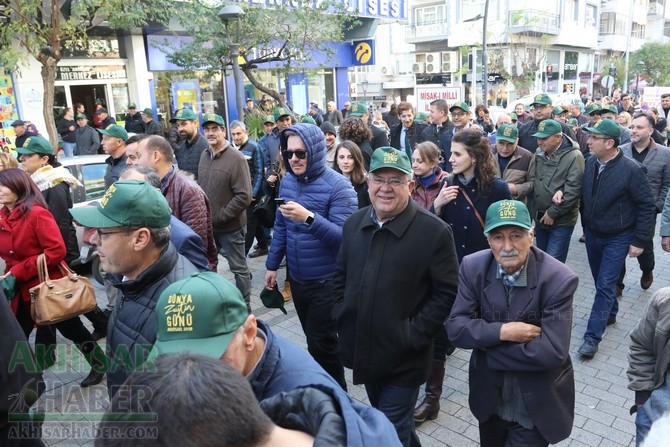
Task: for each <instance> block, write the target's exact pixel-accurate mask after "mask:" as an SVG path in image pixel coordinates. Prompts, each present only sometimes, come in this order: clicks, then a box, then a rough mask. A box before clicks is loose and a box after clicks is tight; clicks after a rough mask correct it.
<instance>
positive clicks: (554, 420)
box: [445, 200, 579, 447]
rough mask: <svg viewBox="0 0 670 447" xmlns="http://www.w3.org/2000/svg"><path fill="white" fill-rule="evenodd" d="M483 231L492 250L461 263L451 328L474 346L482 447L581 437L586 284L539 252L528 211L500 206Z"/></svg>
mask: <svg viewBox="0 0 670 447" xmlns="http://www.w3.org/2000/svg"><path fill="white" fill-rule="evenodd" d="M484 232H485V233H486V236H487V238H488V241H489V245H490V246H491V249H490V250H482V251H478V252H476V253H474V254H471V255H469V256H466V257H465V258H463V261H462V262H461V266H460V271H459V277H458V294H457V295H456V301H455V302H454V306H453V308H452V310H451V314H450V315H449V319H448V320H447V322H446V323H445V326H446V328H447V331H448V333H449V340H451V342H452V343H453V344H454V346H456V347H458V348H463V349H472V355H471V357H470V381H469V384H470V399H469V400H470V409H471V410H472V413H473V414H474V415H475V417H476V418H477V420H478V421H479V435H480V442H481V445H482V446H483V447H490V446H499V445H524V446H538V447H539V446H547V445H549V443H551V444H555V443H558V442H559V441H561V440H563V439H566V438H567V437H568V436H569V435H570V431H571V430H572V423H573V419H574V406H575V382H574V374H573V370H572V362H571V360H570V352H569V351H570V331H571V326H572V300H573V296H574V293H575V290H576V289H577V284H578V282H579V278H578V277H577V275H576V274H575V273H573V272H572V271H571V270H570V269H569V268H568V267H566V266H565V265H564V264H563V263H561V262H559V261H557V260H556V259H554V258H552V257H551V256H549V255H548V254H546V253H544V252H543V251H541V250H540V249H538V248H536V247H533V228H532V221H531V218H530V214H529V212H528V208H526V205H525V204H523V203H522V202H519V201H516V200H501V201H499V202H495V203H493V204H492V205H491V206H490V207H489V209H488V211H487V213H486V222H485V227H484Z"/></svg>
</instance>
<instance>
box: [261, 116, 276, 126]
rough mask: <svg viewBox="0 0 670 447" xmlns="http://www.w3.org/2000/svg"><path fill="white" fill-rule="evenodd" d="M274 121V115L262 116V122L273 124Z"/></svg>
mask: <svg viewBox="0 0 670 447" xmlns="http://www.w3.org/2000/svg"><path fill="white" fill-rule="evenodd" d="M274 122H275V117H274V116H272V115H265V118H264V120H263V124H267V123H272V124H274Z"/></svg>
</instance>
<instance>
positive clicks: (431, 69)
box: [426, 62, 442, 73]
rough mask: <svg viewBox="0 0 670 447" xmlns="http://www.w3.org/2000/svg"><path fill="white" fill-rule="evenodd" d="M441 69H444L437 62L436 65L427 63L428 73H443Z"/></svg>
mask: <svg viewBox="0 0 670 447" xmlns="http://www.w3.org/2000/svg"><path fill="white" fill-rule="evenodd" d="M440 68H442V67H440V63H439V62H435V63H431V64H429V63H428V62H426V73H441V71H440Z"/></svg>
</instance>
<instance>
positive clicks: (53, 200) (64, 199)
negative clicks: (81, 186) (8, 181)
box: [42, 182, 79, 264]
mask: <svg viewBox="0 0 670 447" xmlns="http://www.w3.org/2000/svg"><path fill="white" fill-rule="evenodd" d="M42 195H43V196H44V200H45V201H46V202H47V205H49V211H51V214H52V215H53V216H54V219H55V220H56V224H58V229H59V230H60V234H61V236H63V240H64V241H65V248H66V249H67V253H66V254H65V262H67V263H68V264H70V263H71V262H72V261H74V260H75V259H77V258H78V257H79V243H78V242H77V232H76V230H75V228H74V224H73V223H72V215H71V214H70V212H69V211H68V210H69V209H70V208H72V194H71V193H70V187H69V186H68V184H67V183H64V182H63V183H59V184H57V185H56V186H52V187H51V188H49V189H46V190H44V191H42Z"/></svg>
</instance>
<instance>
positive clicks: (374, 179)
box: [367, 176, 411, 188]
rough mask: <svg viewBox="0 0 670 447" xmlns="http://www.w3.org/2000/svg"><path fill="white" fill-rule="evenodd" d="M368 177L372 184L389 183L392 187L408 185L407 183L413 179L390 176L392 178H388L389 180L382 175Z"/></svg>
mask: <svg viewBox="0 0 670 447" xmlns="http://www.w3.org/2000/svg"><path fill="white" fill-rule="evenodd" d="M367 178H368V180H370V181H371V182H372V184H373V185H375V186H382V185H389V186H391V187H393V188H398V187H400V186H402V185H406V184H408V183H409V182H411V180H400V179H399V178H397V177H393V178H390V179H388V180H385V179H383V178H381V177H375V176H368V177H367Z"/></svg>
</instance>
